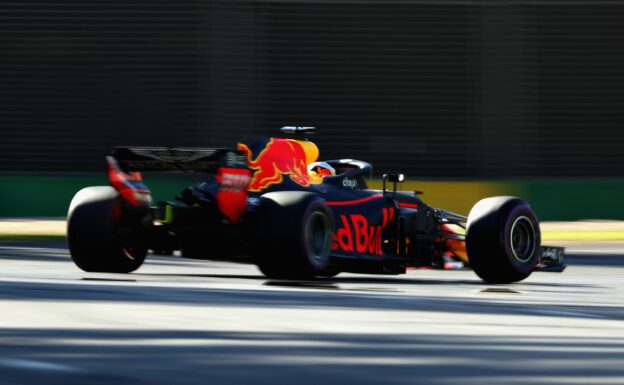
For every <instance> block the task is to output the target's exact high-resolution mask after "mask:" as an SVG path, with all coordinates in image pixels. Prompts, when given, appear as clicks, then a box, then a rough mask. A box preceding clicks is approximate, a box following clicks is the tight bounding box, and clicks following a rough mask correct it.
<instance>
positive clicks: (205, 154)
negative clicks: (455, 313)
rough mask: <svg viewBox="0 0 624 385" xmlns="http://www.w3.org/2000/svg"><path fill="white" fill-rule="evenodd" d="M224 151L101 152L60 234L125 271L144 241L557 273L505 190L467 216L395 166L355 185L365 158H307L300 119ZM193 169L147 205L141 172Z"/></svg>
mask: <svg viewBox="0 0 624 385" xmlns="http://www.w3.org/2000/svg"><path fill="white" fill-rule="evenodd" d="M282 131H283V133H284V135H299V138H292V137H290V136H286V137H281V138H263V139H258V140H255V141H253V142H251V143H248V144H246V143H239V144H238V146H237V148H236V149H220V148H161V147H158V148H156V147H117V148H115V149H114V151H113V152H112V154H110V155H109V156H107V157H106V162H107V167H108V175H109V179H110V184H111V186H97V187H87V188H84V189H82V190H80V191H79V192H78V193H77V194H76V195H75V196H74V198H73V200H72V202H71V204H70V207H69V213H68V222H67V237H68V244H69V250H70V253H71V257H72V259H73V261H74V262H75V264H76V265H77V266H78V267H79V268H81V269H82V270H84V271H88V272H117V273H128V272H131V271H134V270H136V269H137V268H139V267H140V266H141V264H142V263H143V261H144V260H145V257H146V255H147V253H148V251H149V250H152V251H153V252H154V253H157V254H168V255H172V254H173V253H174V252H175V251H177V250H179V251H180V253H181V255H182V256H183V257H187V258H195V259H209V260H232V261H237V262H249V263H254V264H256V265H257V266H258V267H259V268H260V270H261V271H262V273H264V274H265V275H266V276H267V277H269V278H288V279H300V278H313V277H331V276H335V275H336V274H338V273H340V272H353V273H367V274H403V273H405V272H406V269H408V268H419V267H425V268H442V269H443V268H448V267H449V266H454V265H452V264H451V265H449V263H450V262H453V261H454V262H460V263H461V264H463V265H466V266H470V267H471V268H472V269H474V271H475V272H476V274H477V275H478V276H479V277H481V278H482V279H483V280H485V281H487V282H491V283H510V282H516V281H520V280H522V279H525V278H526V277H528V276H529V275H530V274H531V273H532V272H533V271H534V270H536V269H540V268H541V269H544V270H554V271H562V270H563V267H564V265H563V249H562V248H559V247H547V246H541V245H540V228H539V222H538V219H537V215H536V214H535V212H534V210H533V209H532V208H531V206H530V205H529V204H528V203H527V202H525V201H523V200H522V199H519V198H515V197H491V198H486V199H483V200H481V201H479V202H477V204H476V205H475V206H474V207H473V209H472V210H471V211H470V214H469V215H468V217H464V216H462V215H458V214H454V213H451V212H449V211H446V210H442V209H437V208H433V207H430V206H428V205H427V204H425V203H424V202H423V201H422V200H421V199H420V198H419V196H418V195H419V192H403V191H397V185H398V184H399V183H400V182H401V181H402V180H403V175H387V174H386V175H384V176H383V189H382V190H372V189H368V188H367V183H366V177H367V176H368V175H369V174H370V173H371V165H370V164H368V163H366V162H363V161H359V160H353V159H340V160H328V161H325V162H318V161H317V158H318V155H319V151H318V148H317V147H316V145H315V144H314V143H313V142H311V141H308V140H307V139H305V138H304V136H305V135H307V134H308V133H310V132H311V131H312V128H311V127H284V128H282ZM176 170H182V171H185V172H192V173H196V176H199V179H200V181H199V183H196V184H194V185H192V186H190V187H188V188H185V189H184V190H183V191H181V192H180V193H179V195H178V196H176V197H175V199H173V200H171V201H162V202H156V204H152V199H151V192H150V190H149V189H148V188H147V187H146V186H145V185H144V184H143V182H142V176H141V172H144V171H176Z"/></svg>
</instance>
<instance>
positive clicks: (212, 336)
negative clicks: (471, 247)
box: [0, 329, 624, 385]
mask: <svg viewBox="0 0 624 385" xmlns="http://www.w3.org/2000/svg"><path fill="white" fill-rule="evenodd" d="M0 357H2V358H0V368H1V370H2V371H3V378H2V379H0V383H11V384H23V385H28V384H38V383H42V382H41V381H42V380H43V382H44V383H46V384H51V385H57V384H79V383H80V382H79V381H87V382H83V383H90V384H91V383H93V384H102V383H107V382H106V380H108V381H110V382H109V383H115V381H122V382H117V383H129V382H131V383H137V384H147V383H149V384H173V383H175V384H198V383H206V384H207V383H210V384H245V385H246V384H252V383H253V384H271V385H278V384H301V385H308V384H310V385H312V384H313V385H317V384H327V385H329V384H360V385H369V384H370V385H372V384H375V385H376V384H397V385H403V384H414V383H421V384H434V383H435V384H472V383H475V384H483V383H486V384H494V383H513V384H535V383H565V382H566V379H572V378H580V379H582V378H587V379H588V380H587V381H588V382H587V383H590V382H593V383H615V382H613V381H616V380H617V379H618V378H619V379H621V378H622V377H623V376H624V367H622V365H617V364H616V363H617V362H622V361H624V338H622V337H613V338H609V339H606V338H605V339H596V338H593V339H592V338H583V337H577V338H567V337H566V338H563V337H534V336H527V335H501V336H467V335H461V334H459V335H441V334H423V335H421V334H408V335H392V334H359V333H347V334H330V333H325V334H320V333H290V332H284V333H267V332H253V333H246V332H219V331H210V330H206V331H181V330H152V331H137V330H97V329H96V330H67V329H0ZM12 357H19V358H20V359H22V360H36V361H43V362H48V363H51V364H57V365H67V364H69V365H72V366H73V367H75V368H76V369H77V370H80V372H77V373H64V372H58V371H57V372H48V373H46V375H45V376H43V375H37V373H36V372H33V371H20V370H18V369H12V371H8V372H7V370H6V368H4V367H2V366H3V365H7V358H12ZM589 378H591V380H590V379H589Z"/></svg>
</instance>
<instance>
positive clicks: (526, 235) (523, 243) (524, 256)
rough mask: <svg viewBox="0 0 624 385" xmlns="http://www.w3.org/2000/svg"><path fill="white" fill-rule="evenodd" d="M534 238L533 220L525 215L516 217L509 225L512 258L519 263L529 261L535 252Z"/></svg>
mask: <svg viewBox="0 0 624 385" xmlns="http://www.w3.org/2000/svg"><path fill="white" fill-rule="evenodd" d="M536 238H537V237H536V234H535V227H534V226H533V222H532V221H531V220H530V219H529V218H528V217H526V216H520V217H518V218H516V220H515V221H514V222H513V224H512V225H511V237H510V239H509V241H510V246H511V253H512V254H513V257H514V259H516V260H517V261H518V262H521V263H527V262H529V260H531V257H532V256H533V254H534V252H535V246H536V244H535V240H536Z"/></svg>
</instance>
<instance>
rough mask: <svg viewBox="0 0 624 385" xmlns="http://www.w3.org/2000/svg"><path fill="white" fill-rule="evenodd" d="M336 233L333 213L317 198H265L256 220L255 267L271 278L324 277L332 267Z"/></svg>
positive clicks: (292, 193)
mask: <svg viewBox="0 0 624 385" xmlns="http://www.w3.org/2000/svg"><path fill="white" fill-rule="evenodd" d="M333 232H334V225H333V218H332V213H331V210H330V209H329V207H328V206H327V204H326V203H325V201H324V200H323V199H322V198H320V197H318V196H317V195H315V194H312V193H302V192H295V191H284V192H277V193H268V194H265V195H263V196H262V198H261V206H260V210H259V212H258V216H257V233H256V235H257V236H258V237H257V238H256V245H255V248H256V250H257V254H256V263H257V265H258V267H259V268H260V271H262V273H263V274H264V275H265V276H267V277H268V278H278V279H280V278H281V279H308V278H313V277H315V276H322V275H323V274H324V273H325V272H326V271H327V268H328V266H329V263H330V258H331V244H332V237H333Z"/></svg>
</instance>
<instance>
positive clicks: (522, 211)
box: [466, 197, 540, 283]
mask: <svg viewBox="0 0 624 385" xmlns="http://www.w3.org/2000/svg"><path fill="white" fill-rule="evenodd" d="M466 250H467V252H468V258H469V261H470V266H471V267H472V268H473V269H474V271H475V273H477V275H478V276H479V277H481V278H482V279H483V280H484V281H487V282H490V283H511V282H517V281H521V280H523V279H525V278H527V277H528V276H529V275H531V273H532V272H533V271H534V270H535V266H536V265H537V263H538V261H539V250H540V228H539V221H538V219H537V215H536V214H535V211H534V210H533V208H531V206H530V205H529V204H528V203H527V202H525V201H523V200H522V199H520V198H515V197H492V198H486V199H483V200H481V201H479V202H477V204H476V205H475V206H474V207H473V208H472V210H471V211H470V214H469V215H468V225H467V229H466Z"/></svg>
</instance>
